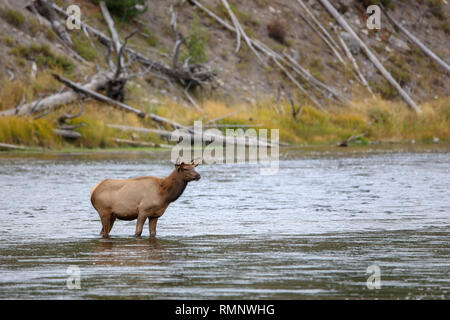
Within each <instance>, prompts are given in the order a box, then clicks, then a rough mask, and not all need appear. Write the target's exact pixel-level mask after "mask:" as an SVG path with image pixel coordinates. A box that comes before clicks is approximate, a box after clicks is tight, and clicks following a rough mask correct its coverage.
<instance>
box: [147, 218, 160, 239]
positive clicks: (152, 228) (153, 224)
mask: <svg viewBox="0 0 450 320" xmlns="http://www.w3.org/2000/svg"><path fill="white" fill-rule="evenodd" d="M157 222H158V218H149V221H148V230H149V231H150V238H153V237H156V223H157Z"/></svg>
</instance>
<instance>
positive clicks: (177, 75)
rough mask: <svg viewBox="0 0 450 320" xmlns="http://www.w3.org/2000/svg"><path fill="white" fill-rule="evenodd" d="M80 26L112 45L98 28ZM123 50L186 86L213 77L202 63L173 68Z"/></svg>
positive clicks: (135, 52) (104, 42) (129, 49)
mask: <svg viewBox="0 0 450 320" xmlns="http://www.w3.org/2000/svg"><path fill="white" fill-rule="evenodd" d="M53 8H54V9H55V11H56V12H57V13H58V14H59V15H61V16H62V17H64V18H65V19H67V18H68V17H69V15H68V14H67V12H66V11H64V10H63V9H62V8H60V7H59V6H57V5H56V4H53ZM80 26H81V28H82V29H83V31H85V32H86V33H91V34H93V35H94V37H96V38H97V39H98V41H99V42H100V43H101V44H102V45H104V46H106V47H107V48H110V47H111V46H113V40H112V39H111V38H110V37H108V36H107V35H105V34H104V33H103V32H101V31H100V30H98V29H96V28H94V27H92V26H90V25H88V24H87V23H85V22H83V21H80ZM123 51H124V52H125V53H126V54H127V55H128V57H129V58H130V59H133V60H135V61H137V62H138V63H140V64H141V65H143V66H144V67H146V68H148V69H149V70H151V71H154V72H156V73H160V74H164V75H165V76H167V77H169V78H171V79H174V80H176V81H177V82H178V83H181V84H182V85H183V86H186V85H187V84H188V83H192V87H191V88H193V87H194V86H196V85H201V84H203V83H205V82H207V81H211V80H213V79H214V77H215V73H214V72H213V71H211V70H209V69H207V68H205V67H204V66H202V65H197V64H195V65H189V66H188V68H178V69H176V70H175V69H173V68H170V67H169V66H167V65H165V64H163V63H159V62H155V61H152V60H151V59H149V58H148V57H146V56H145V55H143V54H142V53H140V52H137V51H136V50H133V49H131V48H129V47H126V48H124V50H123Z"/></svg>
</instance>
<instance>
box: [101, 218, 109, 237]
mask: <svg viewBox="0 0 450 320" xmlns="http://www.w3.org/2000/svg"><path fill="white" fill-rule="evenodd" d="M100 219H101V220H102V225H103V228H102V230H103V238H108V237H109V231H110V230H111V228H110V225H111V213H103V214H100Z"/></svg>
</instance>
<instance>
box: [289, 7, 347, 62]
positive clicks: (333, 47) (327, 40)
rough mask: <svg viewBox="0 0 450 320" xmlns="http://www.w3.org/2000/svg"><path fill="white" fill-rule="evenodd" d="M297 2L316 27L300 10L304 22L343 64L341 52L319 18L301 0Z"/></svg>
mask: <svg viewBox="0 0 450 320" xmlns="http://www.w3.org/2000/svg"><path fill="white" fill-rule="evenodd" d="M297 2H298V4H299V5H300V6H301V7H302V8H303V10H305V11H306V13H307V14H308V16H309V17H310V18H311V19H312V21H313V22H314V23H315V24H316V25H317V26H318V27H316V26H315V25H314V24H313V23H312V22H311V21H309V19H308V18H307V17H306V16H305V15H304V14H303V13H302V12H300V16H301V17H302V18H303V20H305V22H306V23H307V24H308V25H309V26H310V27H311V29H312V30H313V31H314V32H315V33H317V35H318V36H319V37H320V38H321V39H322V40H323V41H324V42H325V44H326V45H327V46H328V47H329V48H330V49H331V51H332V52H333V53H334V55H335V56H336V57H337V58H338V60H339V61H340V62H341V63H342V64H343V65H344V66H345V65H346V63H345V61H344V59H343V58H342V56H341V54H340V53H339V51H338V49H337V48H338V45H337V43H336V42H335V41H334V39H333V37H332V36H331V35H330V34H329V33H328V31H327V30H326V29H325V28H324V27H323V26H322V24H321V23H320V21H319V20H317V18H316V17H315V16H314V14H313V13H312V12H311V11H310V10H309V9H308V7H307V6H306V5H305V4H304V3H303V2H302V0H297Z"/></svg>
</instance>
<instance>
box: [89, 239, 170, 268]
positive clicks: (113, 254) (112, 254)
mask: <svg viewBox="0 0 450 320" xmlns="http://www.w3.org/2000/svg"><path fill="white" fill-rule="evenodd" d="M165 247H166V246H165V245H163V244H161V242H160V241H159V240H157V239H155V238H151V239H134V240H133V241H120V240H119V241H118V240H112V239H108V240H101V241H99V242H98V244H97V245H96V246H95V247H94V248H93V250H92V252H91V257H92V259H93V263H94V264H96V265H108V266H154V265H164V264H166V262H165V261H167V260H168V259H167V256H166V255H165Z"/></svg>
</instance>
